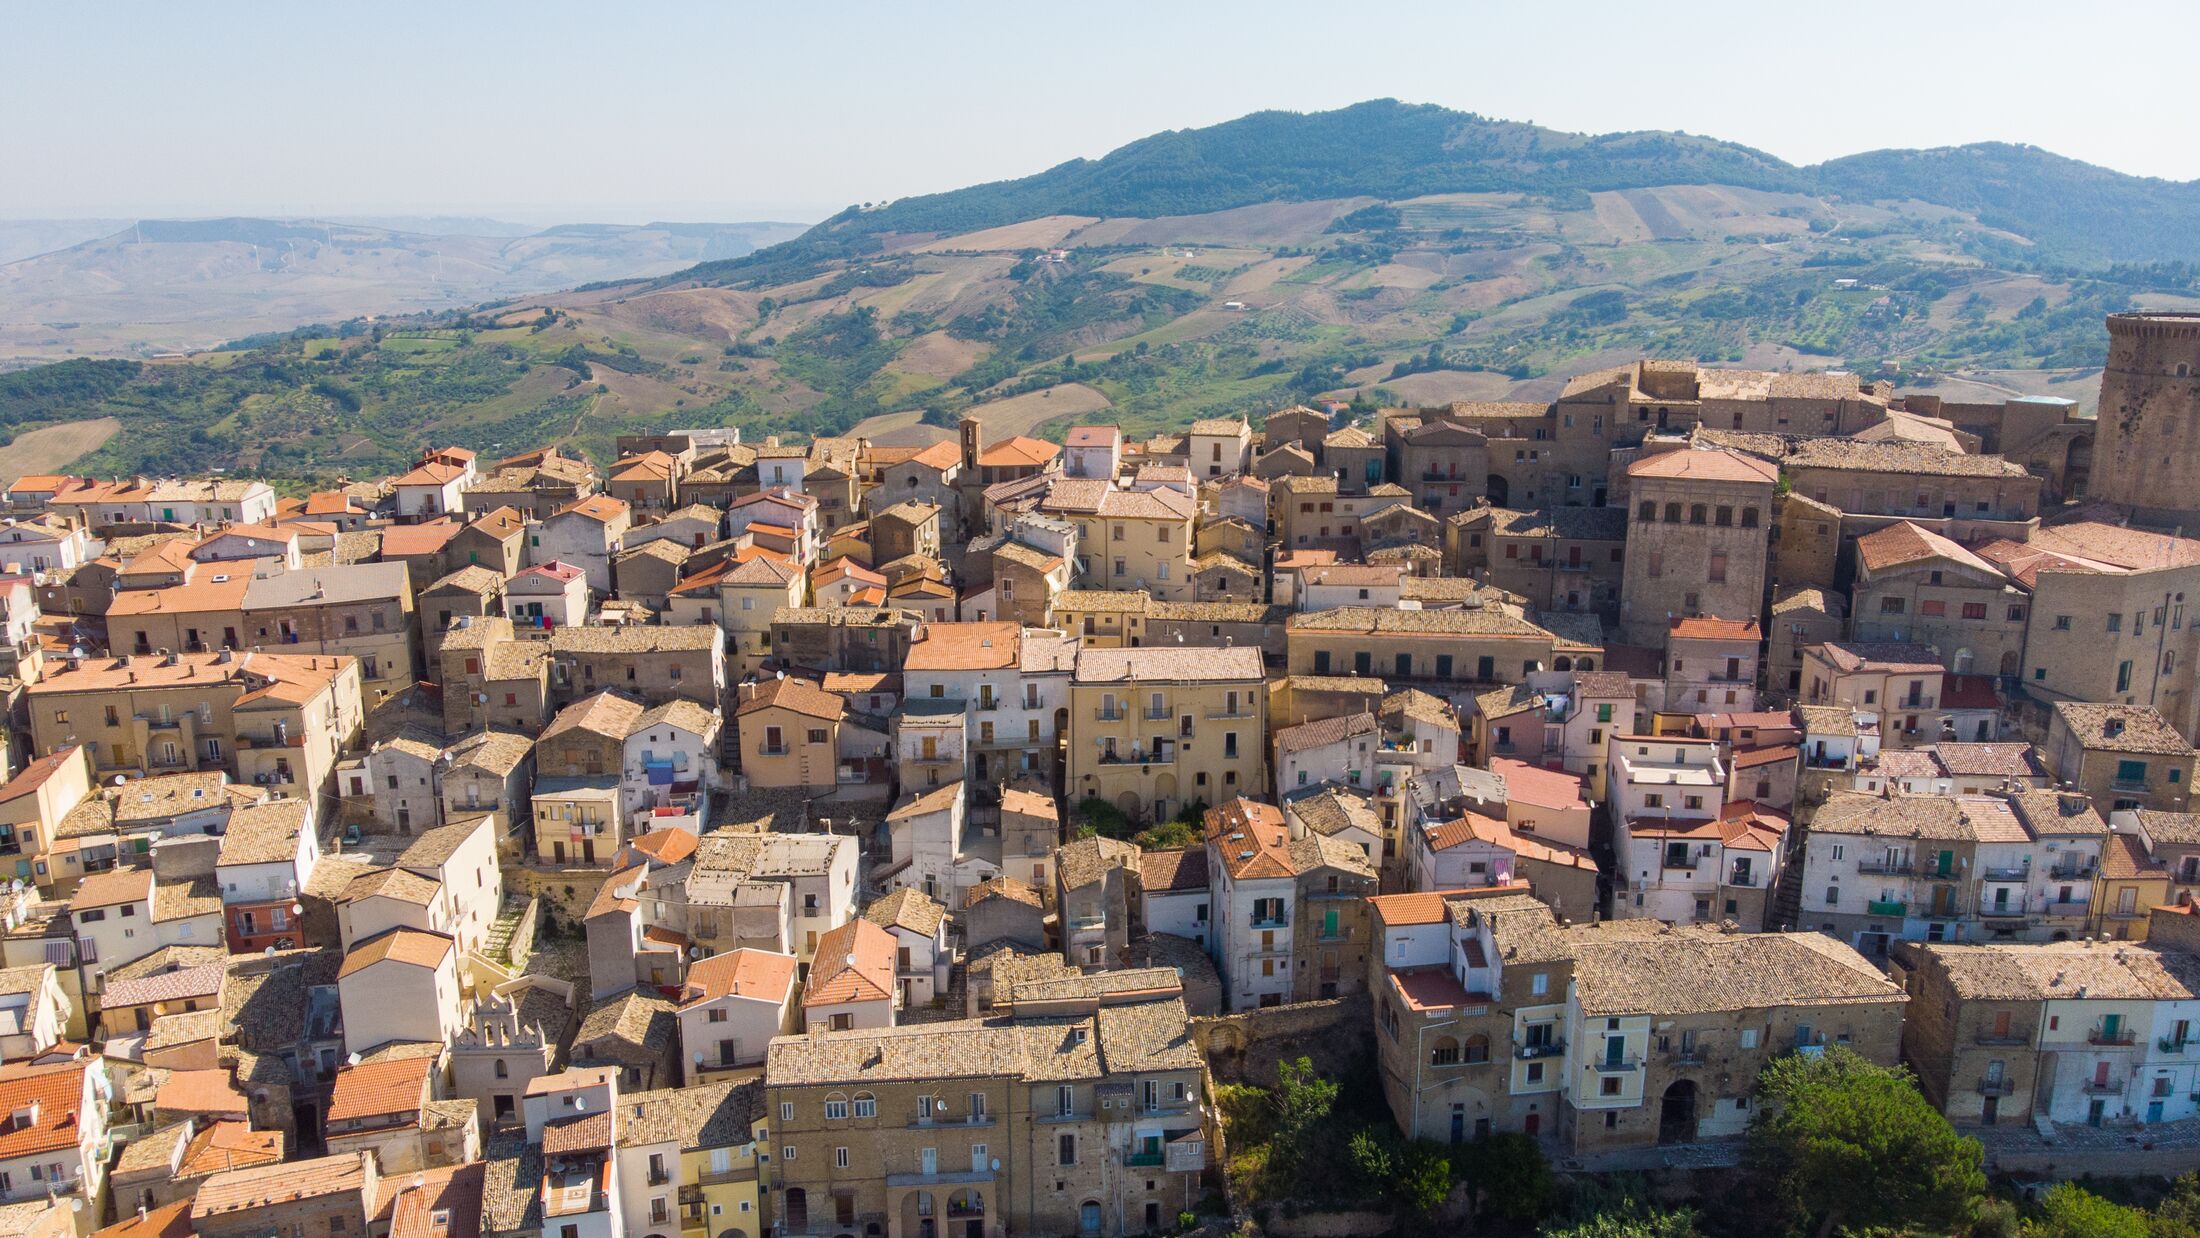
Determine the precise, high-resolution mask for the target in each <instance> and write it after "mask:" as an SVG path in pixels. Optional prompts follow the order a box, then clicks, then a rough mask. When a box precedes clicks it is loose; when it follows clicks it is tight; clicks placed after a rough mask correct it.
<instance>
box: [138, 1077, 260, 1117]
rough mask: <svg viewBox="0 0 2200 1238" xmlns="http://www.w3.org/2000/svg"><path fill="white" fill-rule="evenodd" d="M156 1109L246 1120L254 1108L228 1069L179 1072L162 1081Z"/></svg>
mask: <svg viewBox="0 0 2200 1238" xmlns="http://www.w3.org/2000/svg"><path fill="white" fill-rule="evenodd" d="M153 1108H154V1109H156V1110H159V1111H161V1112H164V1113H187V1114H192V1115H201V1114H214V1115H219V1116H222V1117H234V1118H246V1117H248V1116H249V1113H250V1108H251V1106H250V1105H249V1103H248V1102H247V1101H246V1100H245V1095H244V1093H243V1091H241V1090H239V1089H238V1087H237V1083H236V1080H234V1079H231V1078H230V1077H229V1072H228V1071H226V1070H179V1071H175V1072H173V1073H171V1074H170V1075H169V1076H168V1078H167V1079H165V1080H163V1081H162V1083H161V1085H160V1089H159V1091H158V1092H156V1093H155V1094H154V1099H153Z"/></svg>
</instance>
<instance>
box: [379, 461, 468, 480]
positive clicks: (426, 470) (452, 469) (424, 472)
mask: <svg viewBox="0 0 2200 1238" xmlns="http://www.w3.org/2000/svg"><path fill="white" fill-rule="evenodd" d="M465 475H466V470H465V469H464V468H463V467H462V466H460V465H456V464H447V463H445V462H443V461H441V460H430V461H428V462H427V463H425V464H422V465H419V466H417V467H415V468H414V469H413V470H412V471H411V472H409V473H404V474H401V475H399V476H398V477H396V478H395V479H393V480H392V481H391V482H390V484H391V485H393V486H447V485H449V484H451V483H452V482H454V481H457V480H458V479H459V478H461V477H464V476H465Z"/></svg>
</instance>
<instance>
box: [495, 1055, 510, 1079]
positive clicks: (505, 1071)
mask: <svg viewBox="0 0 2200 1238" xmlns="http://www.w3.org/2000/svg"><path fill="white" fill-rule="evenodd" d="M511 1077H512V1068H511V1067H509V1066H506V1065H505V1064H504V1059H503V1058H498V1059H497V1078H499V1079H509V1078H511Z"/></svg>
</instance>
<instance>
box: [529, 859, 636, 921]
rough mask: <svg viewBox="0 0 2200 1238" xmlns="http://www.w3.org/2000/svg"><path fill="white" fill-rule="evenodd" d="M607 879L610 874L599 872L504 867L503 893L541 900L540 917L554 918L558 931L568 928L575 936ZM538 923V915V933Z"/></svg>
mask: <svg viewBox="0 0 2200 1238" xmlns="http://www.w3.org/2000/svg"><path fill="white" fill-rule="evenodd" d="M610 879H611V873H610V871H609V870H607V869H602V868H552V867H549V866H547V865H534V864H507V865H505V867H504V890H505V893H507V894H517V895H520V896H521V897H523V898H534V899H540V900H541V908H540V912H541V913H547V914H549V915H552V916H555V917H557V919H558V921H559V922H560V926H561V927H570V928H572V929H573V930H574V931H575V932H578V931H579V929H580V926H581V921H582V920H583V919H584V918H585V917H586V916H587V915H588V905H589V904H590V903H593V902H595V901H596V893H597V891H599V890H601V889H602V888H603V883H604V882H606V881H608V880H610ZM541 919H542V916H541V914H537V915H536V916H535V917H533V920H534V922H535V925H536V927H537V928H538V929H539V928H540V927H541ZM531 931H532V930H531Z"/></svg>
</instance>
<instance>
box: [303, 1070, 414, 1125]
mask: <svg viewBox="0 0 2200 1238" xmlns="http://www.w3.org/2000/svg"><path fill="white" fill-rule="evenodd" d="M435 1065H436V1063H435V1059H434V1058H429V1057H413V1058H398V1059H395V1060H393V1061H383V1062H362V1063H360V1064H359V1065H357V1066H346V1067H344V1068H343V1069H341V1070H339V1071H337V1072H336V1086H335V1090H334V1091H333V1092H331V1093H330V1095H329V1104H328V1120H329V1121H331V1122H351V1121H358V1120H359V1119H362V1118H379V1117H395V1116H406V1117H413V1116H417V1115H418V1114H419V1112H420V1105H421V1102H422V1101H423V1100H425V1099H426V1098H427V1088H428V1076H429V1075H430V1073H432V1072H433V1071H434V1070H435Z"/></svg>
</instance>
